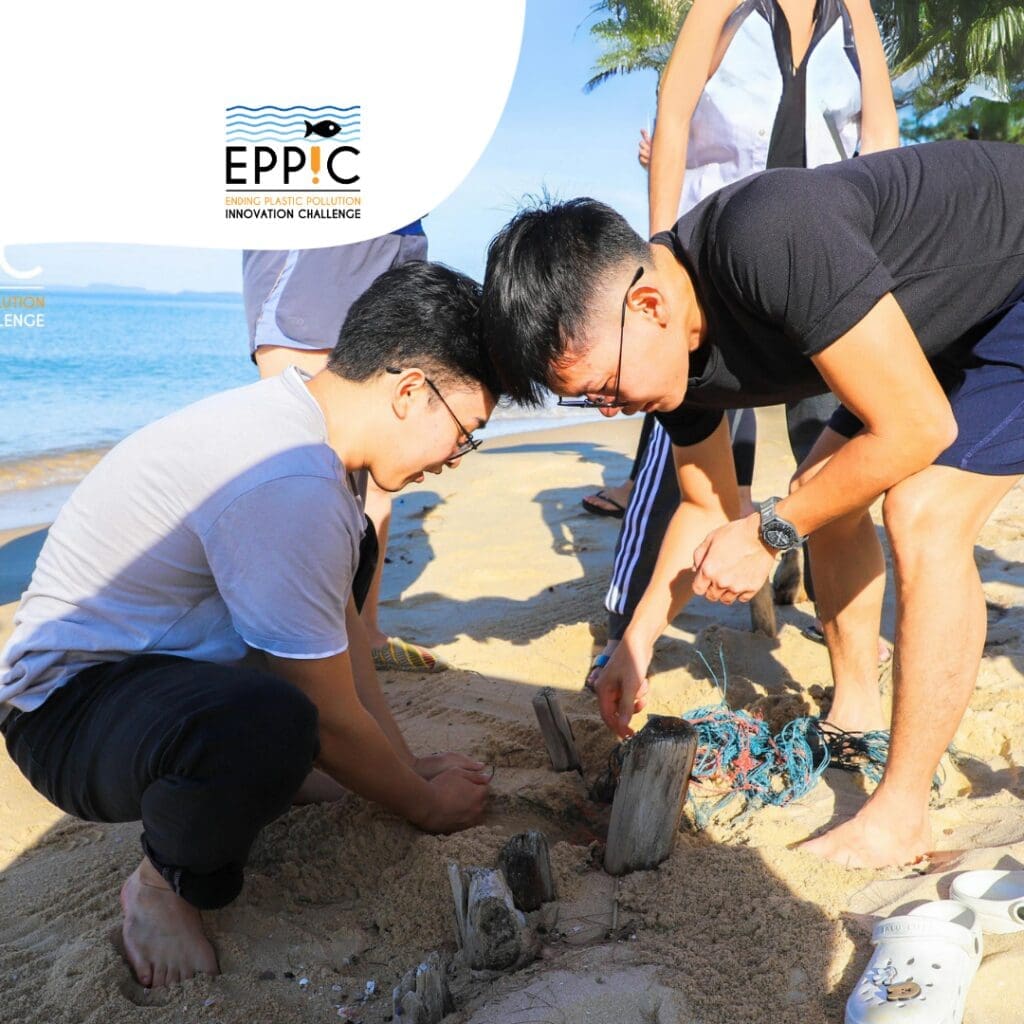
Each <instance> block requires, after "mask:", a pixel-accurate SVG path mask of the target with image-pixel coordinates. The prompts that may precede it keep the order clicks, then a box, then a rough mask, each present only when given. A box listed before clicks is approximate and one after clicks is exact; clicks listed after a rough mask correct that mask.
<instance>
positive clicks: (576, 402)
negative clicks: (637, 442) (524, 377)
mask: <svg viewBox="0 0 1024 1024" xmlns="http://www.w3.org/2000/svg"><path fill="white" fill-rule="evenodd" d="M643 276H644V268H643V267H638V268H637V272H636V273H635V274H634V275H633V280H632V281H630V282H629V287H628V288H626V294H625V295H623V296H622V319H621V321H620V323H619V365H618V367H616V370H615V396H614V397H613V398H612V400H611V401H610V402H608V401H605V400H604V399H603V398H602V399H599V400H598V401H596V402H595V401H594V400H593V399H591V398H587V397H586V395H583V396H582V397H580V398H560V399H559V400H558V404H559V405H561V406H565V407H568V408H572V409H621V408H622V406H623V405H625V404H626V403H625V402H620V401H619V379H620V378H621V376H622V341H623V338H624V337H625V334H626V304H627V303H628V302H629V293H630V292H631V291H632V290H633V285H635V284H636V283H637V281H639V280H640V278H641V277H643Z"/></svg>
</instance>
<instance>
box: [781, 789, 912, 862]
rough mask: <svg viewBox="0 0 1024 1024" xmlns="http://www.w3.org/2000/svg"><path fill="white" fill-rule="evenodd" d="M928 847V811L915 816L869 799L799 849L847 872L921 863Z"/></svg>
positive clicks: (873, 798) (905, 809) (904, 810)
mask: <svg viewBox="0 0 1024 1024" xmlns="http://www.w3.org/2000/svg"><path fill="white" fill-rule="evenodd" d="M877 792H878V791H876V794H877ZM931 843H932V834H931V828H930V827H929V825H928V812H927V809H925V810H924V811H922V812H921V813H920V814H917V815H915V814H913V813H908V809H907V808H906V807H902V808H900V807H896V806H894V805H892V804H890V805H888V806H887V805H885V804H883V802H882V801H879V800H876V799H875V797H872V798H871V799H870V800H869V801H868V802H867V803H866V804H865V805H864V806H863V807H862V808H861V809H860V810H859V811H858V812H857V814H855V815H854V816H853V817H852V818H851V819H850V820H849V821H845V822H843V824H842V825H837V826H836V827H835V828H833V829H830V830H829V831H828V832H826V833H825V834H824V835H821V836H818V837H817V838H815V839H809V840H807V842H806V843H801V845H800V849H801V850H804V851H806V852H807V853H813V854H815V856H818V857H823V858H824V859H825V860H831V861H834V862H835V863H836V864H841V865H842V866H843V867H846V868H887V867H902V866H903V865H906V864H912V863H914V861H917V860H920V859H921V858H922V857H924V856H925V855H926V854H927V853H928V850H929V849H930V847H931Z"/></svg>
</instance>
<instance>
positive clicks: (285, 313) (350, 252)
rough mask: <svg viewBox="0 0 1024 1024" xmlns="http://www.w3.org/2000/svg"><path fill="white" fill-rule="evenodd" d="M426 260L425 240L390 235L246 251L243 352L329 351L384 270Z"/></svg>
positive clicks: (417, 235)
mask: <svg viewBox="0 0 1024 1024" xmlns="http://www.w3.org/2000/svg"><path fill="white" fill-rule="evenodd" d="M426 258H427V236H426V235H423V234H391V235H383V236H382V237H380V238H371V239H370V240H369V241H366V242H356V243H354V244H353V245H337V246H333V247H329V248H326V249H247V250H245V252H243V254H242V293H243V298H244V300H245V318H246V320H247V322H248V325H249V354H250V356H252V357H253V359H254V360H255V353H256V349H257V348H259V347H260V346H261V345H280V346H283V347H285V348H296V349H305V350H306V351H311V350H317V349H331V348H334V345H335V343H336V342H337V340H338V333H339V332H340V330H341V325H342V324H343V323H344V322H345V317H346V316H347V315H348V311H349V307H350V306H351V305H352V303H353V302H355V300H356V299H357V298H359V296H360V295H362V294H363V292H364V291H366V289H367V288H368V287H369V286H370V284H371V283H372V282H373V281H374V280H375V279H376V278H377V277H379V276H380V275H381V274H383V273H384V271H385V270H390V269H391V268H392V267H397V266H400V265H401V264H403V263H408V262H410V261H411V260H425V259H426Z"/></svg>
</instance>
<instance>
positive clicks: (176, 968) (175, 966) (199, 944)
mask: <svg viewBox="0 0 1024 1024" xmlns="http://www.w3.org/2000/svg"><path fill="white" fill-rule="evenodd" d="M121 907H122V909H123V910H124V925H123V926H122V930H121V932H122V935H123V936H124V949H125V955H126V956H127V958H128V962H129V963H130V964H131V966H132V970H133V971H134V972H135V977H136V978H138V980H139V984H140V985H142V986H144V987H145V988H163V987H164V986H166V985H175V984H177V983H178V982H179V981H186V980H188V979H189V978H191V977H194V976H195V975H196V974H219V973H220V969H219V968H218V966H217V955H216V953H214V951H213V946H211V945H210V940H209V939H207V937H206V934H205V933H204V932H203V922H202V920H201V918H200V916H199V911H198V910H196V908H195V907H193V906H192V905H191V904H190V903H186V902H185V900H183V899H182V898H181V897H180V896H178V895H177V894H176V893H175V892H173V891H172V889H171V887H170V886H169V885H168V884H167V882H166V881H165V880H164V878H163V876H162V875H161V874H160V872H158V871H157V870H156V868H154V867H153V865H152V864H150V862H149V858H147V857H143V859H142V863H141V864H139V866H138V867H137V868H136V869H135V871H134V872H133V873H132V874H131V875H130V876H129V877H128V880H127V881H126V882H125V883H124V886H123V887H122V888H121Z"/></svg>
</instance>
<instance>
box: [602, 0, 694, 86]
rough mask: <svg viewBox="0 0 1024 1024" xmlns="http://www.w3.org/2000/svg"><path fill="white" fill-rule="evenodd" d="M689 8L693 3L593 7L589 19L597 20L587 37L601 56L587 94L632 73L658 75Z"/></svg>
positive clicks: (612, 2)
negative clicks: (602, 84) (590, 38)
mask: <svg viewBox="0 0 1024 1024" xmlns="http://www.w3.org/2000/svg"><path fill="white" fill-rule="evenodd" d="M692 5H693V0H601V2H599V3H596V4H594V6H593V7H592V8H591V10H590V17H592V18H598V19H600V20H598V21H595V22H594V24H592V25H591V26H590V35H591V37H592V38H593V39H594V40H595V41H596V42H597V44H598V47H599V48H600V53H599V55H598V58H597V60H596V61H595V62H594V68H593V70H594V72H595V74H594V77H593V78H591V79H590V80H589V81H588V82H587V84H586V85H585V86H584V87H583V88H584V90H585V91H586V92H590V91H591V90H592V89H595V88H596V87H597V86H599V85H600V84H601V83H602V82H606V81H607V80H608V79H609V78H612V77H614V76H615V75H628V74H630V73H631V72H633V71H655V72H657V73H658V74H659V75H660V74H661V71H662V69H663V68H664V67H665V65H666V64H667V63H668V58H669V55H670V54H671V53H672V46H673V44H674V43H675V41H676V36H677V35H678V33H679V26H680V25H682V23H683V19H684V18H685V17H686V15H687V14H688V13H689V10H690V7H691V6H692Z"/></svg>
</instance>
